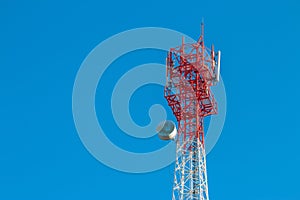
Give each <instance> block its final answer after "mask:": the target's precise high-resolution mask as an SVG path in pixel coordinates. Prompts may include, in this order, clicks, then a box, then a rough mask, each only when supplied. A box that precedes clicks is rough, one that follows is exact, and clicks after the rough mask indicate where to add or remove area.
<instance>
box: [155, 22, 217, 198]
mask: <svg viewBox="0 0 300 200" xmlns="http://www.w3.org/2000/svg"><path fill="white" fill-rule="evenodd" d="M220 58H221V52H220V51H218V52H215V50H214V46H213V45H212V46H211V48H210V49H209V48H207V47H206V46H205V44H204V24H203V23H202V24H201V35H200V37H199V39H198V41H197V42H196V43H194V44H185V43H184V38H182V45H181V46H179V47H175V48H171V49H170V51H169V52H168V56H167V63H166V77H167V79H166V85H165V89H164V95H165V98H166V100H167V101H168V105H169V106H170V107H171V109H172V111H173V114H174V115H175V117H176V120H177V123H178V134H177V129H176V126H175V124H174V123H173V122H171V121H166V122H162V123H161V124H160V125H159V126H158V128H157V131H158V133H159V134H158V136H159V137H160V138H161V139H163V140H169V139H172V140H174V141H175V142H176V160H175V172H174V185H173V200H208V199H209V195H208V183H207V172H206V154H205V142H204V117H206V116H209V115H212V114H217V103H216V101H215V99H214V96H213V94H212V92H211V90H210V86H214V85H216V84H217V82H219V76H220Z"/></svg>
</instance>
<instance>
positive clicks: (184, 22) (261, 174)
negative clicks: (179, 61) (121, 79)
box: [0, 0, 300, 200]
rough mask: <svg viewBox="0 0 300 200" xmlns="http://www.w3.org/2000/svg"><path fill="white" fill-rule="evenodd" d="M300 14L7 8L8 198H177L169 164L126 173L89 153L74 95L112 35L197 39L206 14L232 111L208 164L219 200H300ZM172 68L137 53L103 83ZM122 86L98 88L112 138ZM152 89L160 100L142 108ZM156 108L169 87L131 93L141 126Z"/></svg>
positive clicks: (292, 3)
mask: <svg viewBox="0 0 300 200" xmlns="http://www.w3.org/2000/svg"><path fill="white" fill-rule="evenodd" d="M299 9H300V4H299V2H298V1H296V0H286V1H276V0H275V1H262V0H260V1H258V0H252V1H237V0H227V1H221V0H215V1H208V0H207V1H200V0H199V1H176V0H175V1H158V0H154V1H114V0H111V1H89V0H88V1H81V2H78V1H55V0H54V1H14V0H2V1H1V2H0V25H1V26H0V36H1V37H0V61H1V62H0V69H1V72H0V91H1V96H0V97H1V98H0V103H1V104H0V117H1V121H0V134H1V138H0V199H1V200H21V199H28V200H41V199H49V200H50V199H51V200H54V199H73V200H77V199H78V200H83V199H88V200H105V199H131V200H135V199H136V200H137V199H147V200H148V199H149V200H150V199H152V200H153V199H159V200H160V199H161V200H167V199H171V193H172V191H171V190H172V182H173V167H174V166H173V165H171V166H168V167H166V168H164V169H162V170H159V171H156V172H152V173H147V174H127V173H123V172H119V171H116V170H113V169H110V168H108V167H106V166H105V165H103V164H101V163H100V162H98V161H97V160H96V159H94V158H93V157H92V156H91V155H90V154H89V153H88V151H87V150H86V149H85V147H84V146H83V145H82V143H81V141H80V139H79V137H78V135H77V132H76V129H75V126H74V123H73V117H72V88H73V83H74V79H75V76H76V73H77V71H78V69H79V67H80V65H81V63H82V61H83V60H84V58H85V57H86V56H87V54H88V53H89V52H90V51H91V50H92V49H93V48H94V47H95V46H96V45H98V44H99V43H100V42H101V41H103V40H105V39H106V38H108V37H110V36H112V35H114V34H117V33H119V32H121V31H125V30H128V29H132V28H137V27H145V26H158V27H165V28H170V29H174V30H177V31H180V32H183V33H185V34H187V35H189V36H191V37H193V38H194V39H197V37H198V35H199V30H200V28H199V26H200V22H201V19H202V17H204V18H205V23H206V30H205V32H206V42H207V44H210V43H212V42H213V43H214V44H215V46H216V48H217V49H221V50H222V71H221V73H222V77H223V80H224V83H225V87H226V92H227V103H228V104H227V108H228V110H227V118H226V124H225V127H224V129H223V133H222V135H221V138H220V140H219V141H218V143H217V145H216V147H215V148H214V149H213V151H212V152H211V153H210V154H209V155H208V157H207V163H208V164H207V165H208V176H209V192H210V197H211V199H212V200H250V199H251V200H299V199H300V190H299V185H300V181H299V178H300V172H299V169H300V156H299V153H300V148H299V139H300V135H299V134H300V128H299V126H300V117H299V112H300V108H299V105H298V103H299V101H300V92H299V72H300V64H299V54H300V51H299V46H300V39H299V35H300V14H299ZM164 59H165V53H164V52H160V51H154V50H146V51H137V52H134V53H131V54H128V55H127V57H126V56H124V57H122V58H120V59H119V60H117V61H116V62H115V63H114V64H113V65H112V66H111V68H109V69H108V70H107V72H106V73H107V76H106V77H117V76H120V75H121V72H126V70H129V69H130V68H131V67H134V66H135V65H137V64H143V63H147V62H161V63H164ZM124 63H126V65H125V66H124ZM118 66H119V67H118ZM120 66H124V68H120ZM116 69H121V70H120V71H119V72H118V74H117V75H115V76H113V75H112V74H113V73H116ZM109 74H110V75H109ZM116 80H117V79H109V78H106V79H105V78H104V79H103V80H101V81H100V83H99V86H98V91H102V90H103V91H108V92H107V96H105V95H103V94H102V93H101V92H99V93H97V96H96V103H97V108H96V109H97V110H101V108H102V109H104V111H103V112H98V117H99V119H103V120H104V121H102V125H103V127H104V129H105V130H106V131H107V132H110V133H116V134H119V135H121V134H122V133H121V132H120V130H118V128H117V127H116V125H115V124H114V122H113V119H112V118H111V111H110V110H109V109H108V106H109V98H110V96H109V95H110V93H109V91H110V90H111V89H112V87H113V84H114V83H115V82H114V81H116ZM146 92H148V93H151V94H152V95H151V97H152V98H149V99H147V100H144V99H145V95H144V94H145V93H146ZM101 95H103V96H101ZM157 102H161V103H162V104H163V105H165V107H166V109H168V108H167V106H166V102H165V100H164V99H163V97H162V88H161V87H158V86H145V87H143V88H140V90H138V91H137V92H136V93H135V94H134V96H133V97H132V102H131V103H132V105H131V107H130V109H131V111H132V115H133V118H134V119H136V121H137V123H139V124H147V122H148V120H149V119H148V118H147V112H148V108H147V105H148V104H149V105H150V104H151V103H157ZM105 109H106V110H105ZM169 111H170V110H169ZM109 137H110V138H111V140H112V141H114V142H115V143H117V144H118V145H119V146H121V147H122V148H124V149H128V150H132V151H136V152H143V151H148V150H151V149H155V148H156V147H159V146H161V145H163V143H162V142H161V141H159V140H158V139H157V138H156V137H155V138H151V139H149V143H148V144H145V142H143V143H141V141H140V140H137V139H133V138H130V137H128V138H125V137H121V136H120V138H122V139H119V137H117V136H116V135H114V134H111V135H110V136H109ZM155 145H157V146H155Z"/></svg>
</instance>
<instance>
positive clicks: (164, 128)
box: [156, 120, 177, 140]
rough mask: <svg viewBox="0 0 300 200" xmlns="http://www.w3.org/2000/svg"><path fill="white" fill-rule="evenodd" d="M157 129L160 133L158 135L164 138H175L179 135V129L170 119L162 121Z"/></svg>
mask: <svg viewBox="0 0 300 200" xmlns="http://www.w3.org/2000/svg"><path fill="white" fill-rule="evenodd" d="M156 131H157V133H158V137H159V138H160V139H162V140H173V139H174V138H175V137H176V135H177V129H176V126H175V124H174V122H172V121H170V120H166V121H163V122H161V123H160V124H159V125H158V126H157V128H156Z"/></svg>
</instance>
